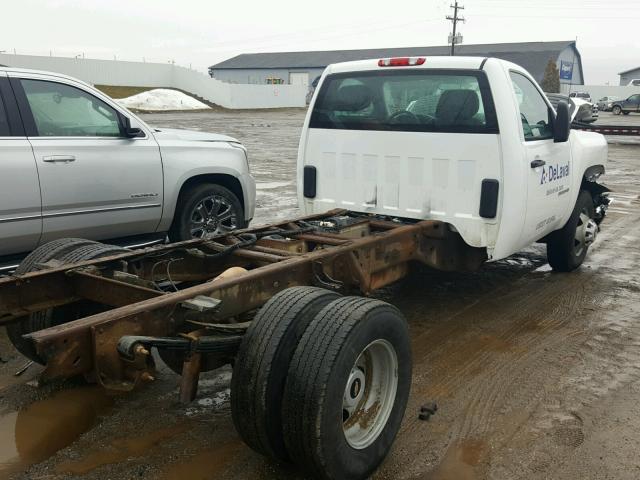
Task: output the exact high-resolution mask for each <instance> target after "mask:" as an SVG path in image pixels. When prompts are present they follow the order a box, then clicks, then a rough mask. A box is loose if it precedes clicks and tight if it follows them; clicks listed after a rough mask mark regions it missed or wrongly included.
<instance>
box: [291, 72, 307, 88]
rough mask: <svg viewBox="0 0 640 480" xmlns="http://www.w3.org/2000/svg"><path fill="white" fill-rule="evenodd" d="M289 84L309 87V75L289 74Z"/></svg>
mask: <svg viewBox="0 0 640 480" xmlns="http://www.w3.org/2000/svg"><path fill="white" fill-rule="evenodd" d="M289 83H290V84H291V85H304V86H305V87H308V86H309V74H308V73H306V72H305V73H290V74H289Z"/></svg>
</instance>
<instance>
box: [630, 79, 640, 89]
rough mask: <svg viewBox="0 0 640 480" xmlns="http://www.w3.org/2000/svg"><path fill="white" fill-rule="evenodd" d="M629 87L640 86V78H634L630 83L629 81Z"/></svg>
mask: <svg viewBox="0 0 640 480" xmlns="http://www.w3.org/2000/svg"><path fill="white" fill-rule="evenodd" d="M627 86H628V87H640V78H634V79H633V80H631V81H630V82H629V83H627Z"/></svg>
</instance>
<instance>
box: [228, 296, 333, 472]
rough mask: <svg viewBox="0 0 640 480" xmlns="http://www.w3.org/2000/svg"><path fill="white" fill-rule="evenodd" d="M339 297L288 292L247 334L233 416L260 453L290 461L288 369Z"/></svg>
mask: <svg viewBox="0 0 640 480" xmlns="http://www.w3.org/2000/svg"><path fill="white" fill-rule="evenodd" d="M337 298H339V295H338V294H337V293H334V292H331V291H329V290H324V289H322V288H316V287H293V288H288V289H286V290H283V291H282V292H280V293H278V294H276V295H275V296H274V297H272V298H271V299H270V300H269V301H268V302H267V303H266V304H265V305H264V306H263V307H262V308H261V309H260V311H259V312H258V314H257V315H256V317H255V318H254V320H253V322H252V323H251V326H250V327H249V330H248V331H247V333H246V334H245V336H244V338H243V340H242V344H241V345H240V349H239V351H238V355H237V357H236V362H235V366H234V369H233V377H232V379H231V413H232V416H233V423H234V424H235V426H236V430H237V431H238V433H239V434H240V436H241V437H242V439H243V440H244V441H245V443H246V444H247V445H249V446H250V447H251V448H252V449H253V450H255V451H256V452H258V453H261V454H263V455H268V456H271V457H273V458H275V459H278V460H280V461H287V460H288V454H287V451H286V448H285V445H284V437H283V433H282V410H281V408H282V395H283V392H284V386H285V381H286V378H287V372H288V371H289V364H290V362H291V358H292V357H293V354H294V351H295V349H296V347H297V346H298V343H299V341H300V338H301V337H302V335H303V334H304V332H305V330H306V329H307V327H308V326H309V324H310V323H311V321H312V320H313V318H314V317H315V316H316V314H317V313H318V312H319V311H320V310H321V309H322V308H324V307H325V306H326V305H327V304H329V303H330V302H332V301H333V300H336V299H337Z"/></svg>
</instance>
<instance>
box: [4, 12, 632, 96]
mask: <svg viewBox="0 0 640 480" xmlns="http://www.w3.org/2000/svg"><path fill="white" fill-rule="evenodd" d="M450 3H452V2H450V1H445V0H394V1H385V2H382V1H377V2H376V1H371V0H369V1H362V0H322V1H310V0H307V1H304V0H260V1H257V0H235V1H224V2H223V1H219V0H218V1H216V0H171V1H168V0H154V1H150V0H137V1H132V0H107V1H98V0H20V1H13V2H9V3H8V4H7V5H5V7H4V8H3V14H2V27H1V28H0V51H2V50H6V52H7V53H9V52H13V50H14V49H15V50H16V51H17V52H18V53H23V54H38V55H49V52H50V51H52V52H53V54H54V55H60V56H71V57H73V56H75V55H77V54H83V53H84V54H85V55H86V57H87V58H89V57H91V58H114V55H115V56H116V58H118V59H119V60H120V59H121V60H136V61H141V60H142V59H143V58H144V59H146V61H148V62H149V61H154V62H167V61H171V60H173V61H175V62H176V63H177V64H179V65H184V66H189V65H192V66H193V68H195V69H198V70H202V71H206V68H207V66H209V65H212V64H214V63H216V62H219V61H221V60H225V59H227V58H230V57H233V56H235V55H237V54H240V53H248V52H263V51H295V50H332V49H352V48H354V49H355V48H378V47H403V46H431V45H443V44H446V41H447V34H448V33H449V31H450V29H451V26H450V23H449V22H447V21H446V20H445V19H444V17H445V16H446V15H447V14H449V13H450V8H449V5H450ZM460 4H461V5H464V7H465V10H464V11H463V12H462V13H463V15H464V16H465V17H466V19H467V22H466V24H463V25H461V27H460V30H461V32H462V34H463V36H464V43H498V42H521V41H552V40H571V39H575V38H576V37H577V39H578V49H579V50H580V52H581V54H582V60H583V66H584V70H585V79H586V82H587V83H588V84H602V83H605V82H611V84H612V85H617V82H618V76H617V73H618V72H620V71H622V70H627V69H630V68H633V67H637V66H640V35H639V34H638V32H639V31H640V28H639V25H640V0H555V1H554V0H534V1H532V0H462V1H460Z"/></svg>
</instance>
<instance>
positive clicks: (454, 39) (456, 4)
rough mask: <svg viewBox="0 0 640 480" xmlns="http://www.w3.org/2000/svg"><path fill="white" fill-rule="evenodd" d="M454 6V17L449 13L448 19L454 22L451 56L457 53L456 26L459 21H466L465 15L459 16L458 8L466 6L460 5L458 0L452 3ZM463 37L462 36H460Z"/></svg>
mask: <svg viewBox="0 0 640 480" xmlns="http://www.w3.org/2000/svg"><path fill="white" fill-rule="evenodd" d="M451 8H453V17H452V16H450V15H447V17H446V18H447V20H450V21H451V23H453V34H452V35H451V40H450V42H451V56H452V57H453V56H454V55H455V54H456V42H457V41H458V37H456V27H457V26H458V22H462V23H464V21H465V20H464V17H459V16H458V10H464V7H462V6H458V0H456V2H455V4H454V5H451ZM460 39H462V37H460Z"/></svg>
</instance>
